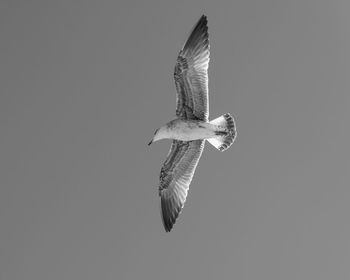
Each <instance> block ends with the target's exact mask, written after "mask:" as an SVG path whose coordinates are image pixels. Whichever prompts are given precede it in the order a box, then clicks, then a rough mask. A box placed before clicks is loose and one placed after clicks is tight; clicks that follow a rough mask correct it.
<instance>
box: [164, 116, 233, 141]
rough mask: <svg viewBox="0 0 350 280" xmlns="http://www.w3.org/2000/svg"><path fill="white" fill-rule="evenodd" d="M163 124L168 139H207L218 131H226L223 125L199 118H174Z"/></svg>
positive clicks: (223, 132) (222, 132) (218, 132)
mask: <svg viewBox="0 0 350 280" xmlns="http://www.w3.org/2000/svg"><path fill="white" fill-rule="evenodd" d="M165 126H166V131H167V133H168V138H169V139H176V140H181V141H192V140H199V139H209V138H213V137H215V136H217V135H218V134H220V133H221V134H225V133H228V131H227V129H226V128H225V127H222V126H219V125H215V124H211V123H210V122H205V121H200V120H182V119H175V120H172V121H170V122H168V123H167V124H166V125H165Z"/></svg>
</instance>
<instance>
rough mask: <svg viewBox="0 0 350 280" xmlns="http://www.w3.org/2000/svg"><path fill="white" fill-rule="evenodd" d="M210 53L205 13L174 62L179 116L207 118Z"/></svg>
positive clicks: (184, 117)
mask: <svg viewBox="0 0 350 280" xmlns="http://www.w3.org/2000/svg"><path fill="white" fill-rule="evenodd" d="M209 54H210V52H209V37H208V26H207V18H206V16H204V15H203V16H202V17H201V18H200V19H199V21H198V22H197V24H196V25H195V26H194V28H193V30H192V32H191V34H190V36H189V38H188V39H187V42H186V43H185V45H184V47H183V48H182V50H181V51H180V52H179V55H178V57H177V61H176V65H175V70H174V79H175V86H176V91H177V102H176V103H177V105H176V115H177V116H178V117H179V118H183V119H199V120H205V121H207V120H208V116H209V100H208V65H209Z"/></svg>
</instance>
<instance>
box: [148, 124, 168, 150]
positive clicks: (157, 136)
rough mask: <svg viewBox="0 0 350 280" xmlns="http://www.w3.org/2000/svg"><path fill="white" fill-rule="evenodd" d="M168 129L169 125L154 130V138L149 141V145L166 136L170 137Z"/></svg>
mask: <svg viewBox="0 0 350 280" xmlns="http://www.w3.org/2000/svg"><path fill="white" fill-rule="evenodd" d="M168 134H169V133H168V129H167V126H166V125H165V126H162V127H160V128H158V129H157V130H156V131H155V132H154V136H153V139H152V140H151V141H150V142H149V143H148V146H149V145H151V144H152V143H153V142H156V141H158V140H161V139H165V138H169V135H168Z"/></svg>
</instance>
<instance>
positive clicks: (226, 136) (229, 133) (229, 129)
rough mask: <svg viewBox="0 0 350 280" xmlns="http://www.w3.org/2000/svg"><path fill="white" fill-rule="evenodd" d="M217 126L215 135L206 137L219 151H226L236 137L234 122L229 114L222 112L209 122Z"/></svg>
mask: <svg viewBox="0 0 350 280" xmlns="http://www.w3.org/2000/svg"><path fill="white" fill-rule="evenodd" d="M210 123H211V124H214V125H216V126H217V127H218V130H217V131H216V134H217V136H216V137H214V138H210V139H207V140H208V142H209V143H210V144H212V145H213V146H214V147H215V148H217V149H218V150H219V151H221V152H223V151H226V150H227V149H228V148H229V147H230V146H231V145H232V143H233V142H234V141H235V139H236V135H237V131H236V124H235V121H234V119H233V117H232V116H231V114H229V113H227V114H224V115H222V116H220V117H218V118H216V119H214V120H212V121H211V122H210Z"/></svg>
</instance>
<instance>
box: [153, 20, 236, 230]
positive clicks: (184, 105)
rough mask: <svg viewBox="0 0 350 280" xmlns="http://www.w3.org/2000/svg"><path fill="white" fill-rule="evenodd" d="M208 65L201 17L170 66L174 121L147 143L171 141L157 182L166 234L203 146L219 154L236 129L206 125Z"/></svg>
mask: <svg viewBox="0 0 350 280" xmlns="http://www.w3.org/2000/svg"><path fill="white" fill-rule="evenodd" d="M208 65H209V37H208V27H207V18H206V16H204V15H203V16H202V17H201V18H200V19H199V21H198V22H197V24H196V25H195V26H194V28H193V30H192V32H191V34H190V36H189V38H188V39H187V41H186V43H185V45H184V47H183V48H182V50H181V51H180V52H179V55H178V57H177V61H176V65H175V69H174V80H175V86H176V91H177V100H176V103H177V104H176V116H177V119H175V120H172V121H170V122H168V123H167V124H166V125H164V126H162V127H160V128H159V129H157V130H156V132H155V133H154V137H153V139H152V141H151V142H150V143H149V144H151V143H152V142H155V141H158V140H161V139H173V142H172V145H171V148H170V151H169V153H168V156H167V158H166V160H165V162H164V164H163V167H162V169H161V172H160V177H159V179H160V185H159V196H160V197H161V211H162V221H163V225H164V228H165V230H166V231H170V230H171V229H172V227H173V225H174V223H175V221H176V219H177V217H178V215H179V213H180V212H181V209H182V207H183V206H184V203H185V201H186V197H187V193H188V188H189V185H190V183H191V181H192V178H193V174H194V171H195V169H196V167H197V164H198V161H199V159H200V157H201V155H202V151H203V148H204V143H205V141H206V140H207V141H208V142H209V143H210V144H212V145H213V146H214V147H215V148H217V149H218V150H219V151H225V150H227V149H228V148H229V147H230V146H231V145H232V143H233V141H234V140H235V138H236V134H237V133H236V125H235V122H234V119H233V117H232V116H231V115H230V114H224V115H222V116H220V117H218V118H216V119H214V120H212V121H209V119H208V117H209V100H208V99H209V98H208Z"/></svg>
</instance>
